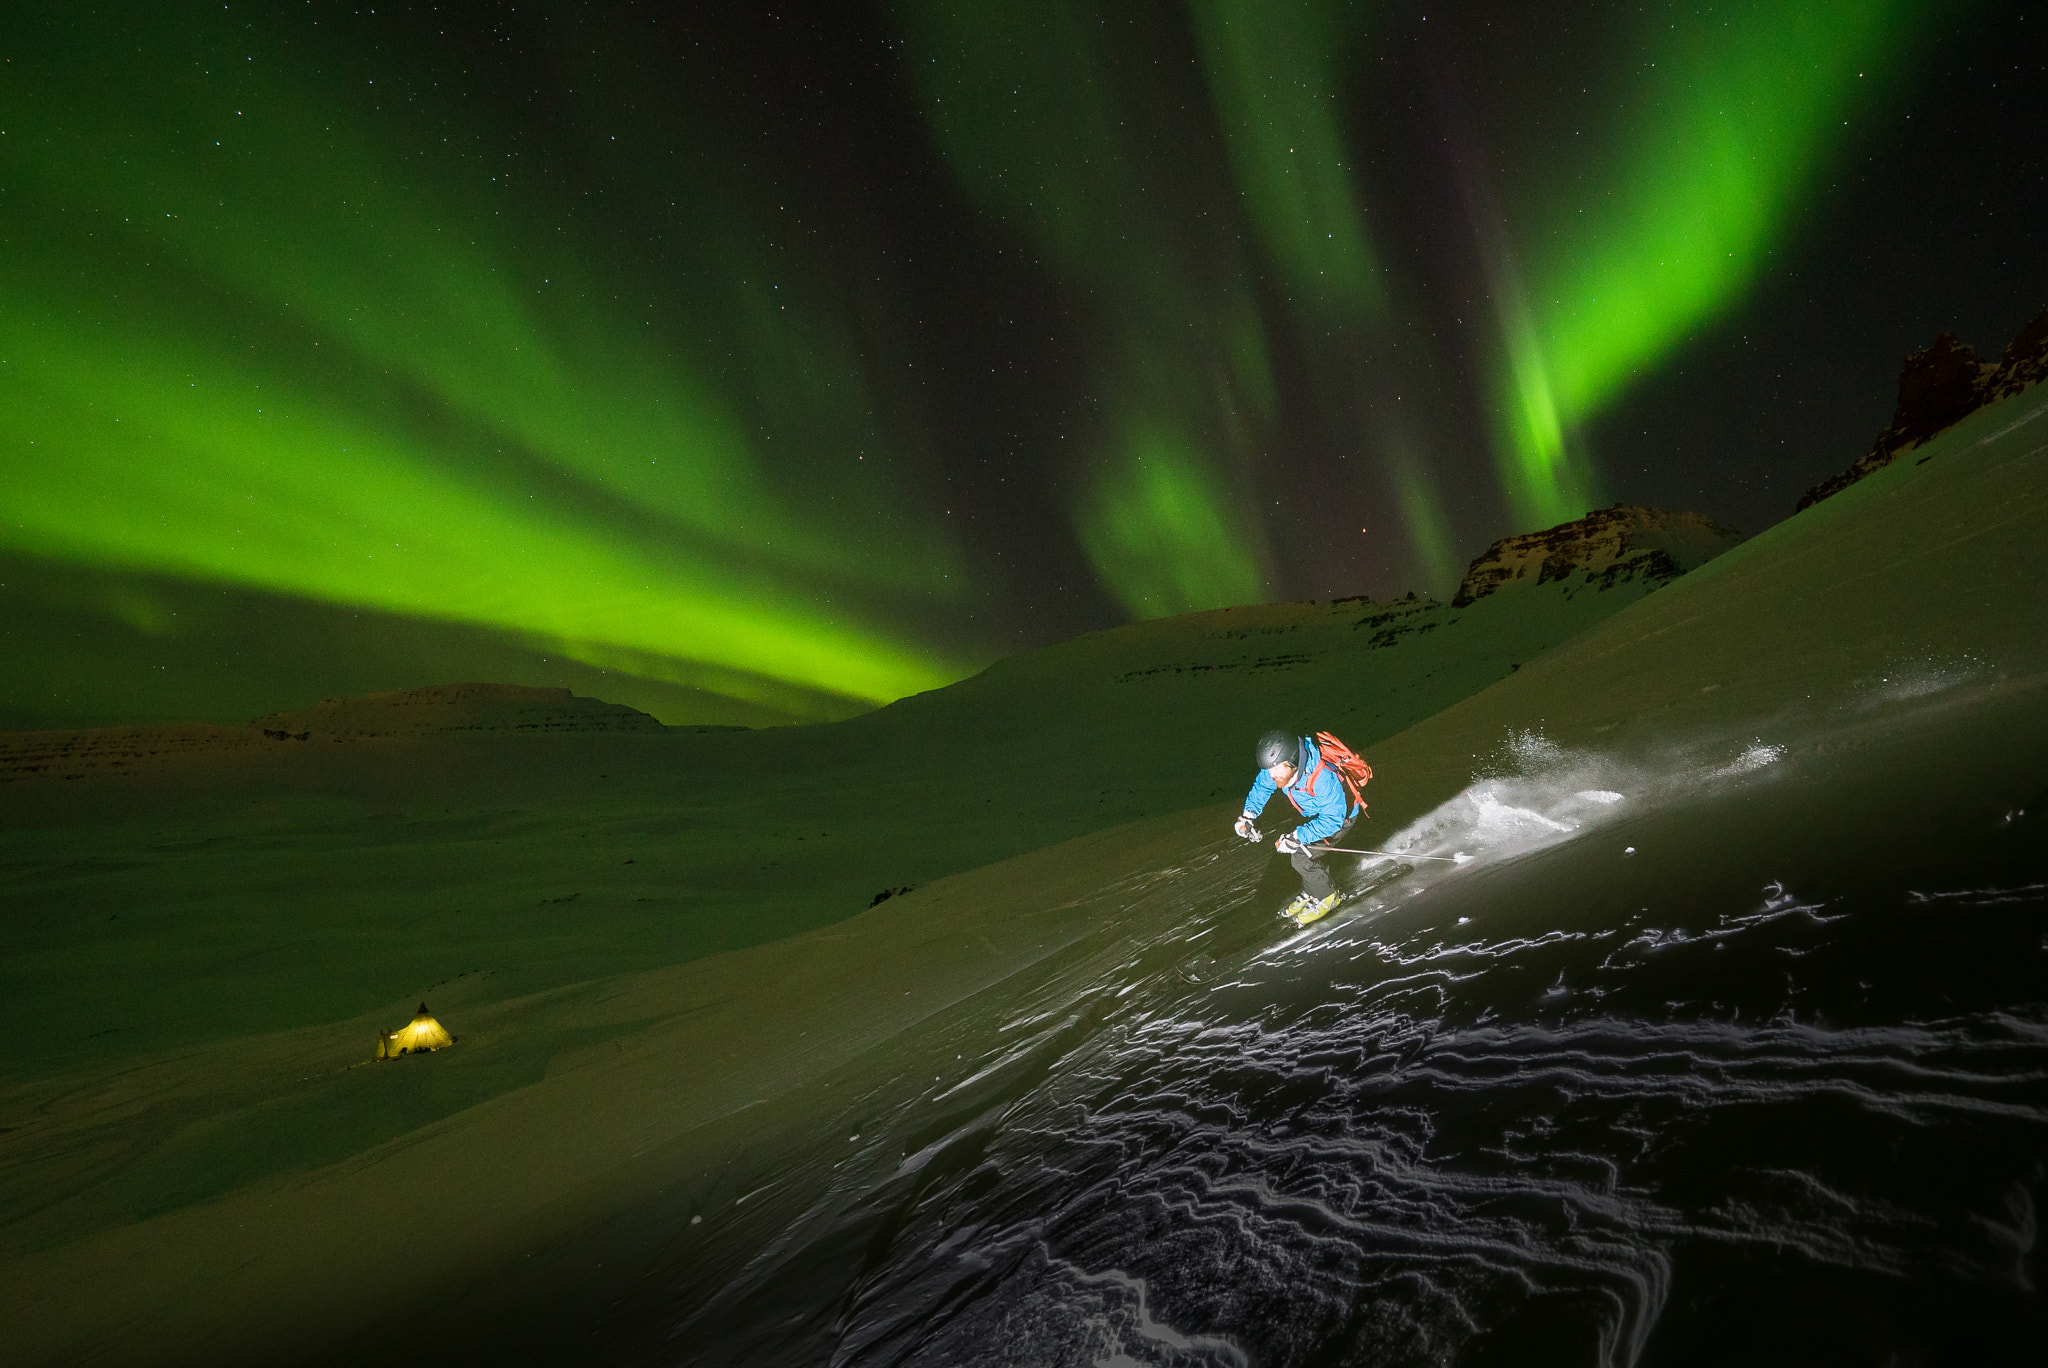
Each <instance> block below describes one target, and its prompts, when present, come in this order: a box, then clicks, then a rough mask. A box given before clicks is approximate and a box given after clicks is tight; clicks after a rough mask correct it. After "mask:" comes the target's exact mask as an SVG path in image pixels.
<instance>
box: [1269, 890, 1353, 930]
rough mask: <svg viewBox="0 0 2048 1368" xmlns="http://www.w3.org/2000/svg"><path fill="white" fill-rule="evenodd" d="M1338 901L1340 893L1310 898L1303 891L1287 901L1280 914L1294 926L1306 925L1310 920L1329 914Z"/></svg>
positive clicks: (1316, 919)
mask: <svg viewBox="0 0 2048 1368" xmlns="http://www.w3.org/2000/svg"><path fill="white" fill-rule="evenodd" d="M1339 901H1340V895H1339V894H1336V893H1332V894H1330V896H1329V897H1327V898H1311V897H1310V896H1309V895H1308V894H1306V893H1304V894H1302V895H1301V896H1300V897H1298V898H1296V899H1295V900H1294V901H1293V902H1291V903H1289V904H1288V905H1287V910H1286V912H1285V913H1283V914H1282V915H1283V916H1285V917H1287V918H1288V920H1290V921H1292V922H1293V923H1294V924H1295V925H1296V926H1307V925H1308V924H1309V923H1310V922H1316V921H1321V920H1322V919H1323V918H1324V917H1327V916H1329V915H1330V913H1331V912H1332V911H1333V910H1334V909H1335V908H1336V906H1337V903H1338V902H1339Z"/></svg>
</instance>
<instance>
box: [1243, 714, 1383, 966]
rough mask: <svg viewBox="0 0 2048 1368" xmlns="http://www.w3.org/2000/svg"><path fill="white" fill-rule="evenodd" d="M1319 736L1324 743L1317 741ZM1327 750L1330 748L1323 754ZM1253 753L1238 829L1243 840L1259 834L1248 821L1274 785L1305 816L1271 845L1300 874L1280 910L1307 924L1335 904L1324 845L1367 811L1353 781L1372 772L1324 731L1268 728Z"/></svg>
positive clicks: (1253, 818)
mask: <svg viewBox="0 0 2048 1368" xmlns="http://www.w3.org/2000/svg"><path fill="white" fill-rule="evenodd" d="M1318 741H1321V742H1322V744H1321V745H1318V744H1317V742H1318ZM1325 751H1328V752H1329V753H1328V755H1327V756H1326V755H1325ZM1256 758H1257V760H1258V765H1259V776H1258V778H1256V779H1254V780H1252V791H1251V792H1250V793H1249V794H1247V795H1246V796H1245V800H1244V815H1243V816H1241V817H1239V818H1238V819H1237V834H1238V835H1240V836H1242V837H1244V838H1245V839H1246V840H1247V841H1256V840H1258V839H1259V833H1258V832H1257V830H1255V829H1254V828H1253V826H1252V823H1253V822H1255V821H1257V820H1258V817H1259V814H1260V813H1262V812H1263V811H1265V807H1266V803H1267V802H1268V801H1269V800H1270V799H1271V798H1272V796H1273V790H1274V789H1278V790H1280V792H1282V793H1284V794H1286V795H1287V800H1288V801H1289V802H1291V803H1293V804H1294V807H1295V810H1296V811H1298V812H1299V813H1300V814H1301V815H1302V816H1303V817H1304V818H1306V819H1307V820H1306V821H1304V822H1302V824H1301V825H1300V826H1297V827H1296V828H1295V829H1294V830H1292V831H1290V832H1287V833H1285V834H1283V835H1282V836H1281V837H1280V838H1279V839H1278V840H1276V841H1274V842H1273V848H1274V849H1275V850H1278V851H1279V852H1280V853H1281V854H1283V855H1287V856H1289V857H1291V859H1292V860H1293V862H1294V872H1295V873H1297V874H1299V875H1300V876H1301V896H1300V897H1298V898H1296V899H1295V900H1294V901H1293V902H1291V903H1289V904H1288V905H1287V906H1286V908H1285V909H1283V910H1282V911H1281V913H1280V915H1281V916H1283V917H1289V918H1292V919H1293V920H1294V921H1295V923H1296V924H1298V925H1301V926H1307V925H1308V924H1309V923H1310V922H1312V921H1316V920H1319V919H1320V918H1323V917H1326V916H1328V915H1329V914H1330V911H1331V909H1333V908H1334V907H1336V906H1337V902H1338V896H1339V895H1338V893H1337V886H1336V883H1335V881H1333V880H1332V879H1331V878H1330V871H1329V870H1328V869H1326V868H1325V867H1324V865H1323V860H1324V857H1325V856H1326V855H1327V854H1328V852H1327V851H1326V850H1324V849H1322V847H1323V846H1324V845H1326V844H1329V843H1331V842H1335V841H1339V840H1342V839H1343V837H1344V833H1345V832H1347V831H1349V830H1350V829H1351V824H1352V823H1353V822H1355V821H1357V820H1358V817H1359V814H1360V813H1362V812H1364V811H1365V803H1364V802H1363V801H1362V800H1361V799H1360V797H1359V794H1358V791H1357V786H1358V785H1359V784H1362V783H1364V782H1365V780H1367V779H1369V778H1371V777H1372V771H1371V770H1370V769H1369V768H1367V767H1366V764H1365V762H1364V761H1362V760H1360V759H1359V758H1358V757H1357V756H1356V755H1354V754H1352V752H1351V750H1350V749H1349V748H1348V747H1346V746H1345V745H1344V743H1343V742H1341V741H1339V740H1337V738H1336V737H1334V736H1331V735H1330V734H1329V733H1328V732H1319V733H1317V735H1316V737H1315V738H1314V739H1311V738H1310V737H1306V736H1296V735H1295V734H1294V733H1293V732H1285V731H1269V732H1267V733H1266V734H1265V735H1264V736H1261V737H1260V738H1259V745H1258V750H1257V752H1256ZM1340 766H1341V768H1340Z"/></svg>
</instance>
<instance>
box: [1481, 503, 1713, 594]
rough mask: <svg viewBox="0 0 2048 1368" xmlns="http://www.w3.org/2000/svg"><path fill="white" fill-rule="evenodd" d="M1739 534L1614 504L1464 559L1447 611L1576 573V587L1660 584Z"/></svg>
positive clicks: (1708, 521) (1696, 517) (1687, 517)
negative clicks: (1516, 586) (1466, 561)
mask: <svg viewBox="0 0 2048 1368" xmlns="http://www.w3.org/2000/svg"><path fill="white" fill-rule="evenodd" d="M1742 539H1743V538H1742V534H1741V533H1740V532H1737V531H1735V530H1734V529H1733V528H1730V527H1723V526H1722V525H1721V524H1719V523H1717V522H1715V521H1714V520H1713V519H1712V518H1708V517H1705V516H1703V515H1701V514H1698V513H1670V512H1666V511H1665V510H1664V509H1661V508H1637V507H1634V506H1633V505H1630V504H1616V505H1614V507H1612V508H1602V509H1599V510H1596V511H1595V512H1592V513H1588V514H1587V515H1586V516H1585V517H1583V518H1579V519H1576V520H1574V521H1572V522H1568V523H1559V524H1558V525H1557V526H1556V527H1552V528H1546V529H1545V530H1544V531H1541V532H1524V533H1522V534H1521V535H1520V536H1515V537H1502V538H1501V539H1500V540H1499V541H1497V542H1495V543H1494V544H1493V545H1492V546H1489V547H1488V548H1487V549H1486V553H1485V554H1484V555H1482V556H1480V557H1479V559H1477V560H1475V561H1473V562H1472V566H1471V568H1470V569H1469V570H1467V571H1466V572H1465V578H1464V580H1463V582H1461V583H1460V584H1459V585H1458V593H1457V597H1455V598H1453V599H1452V600H1451V606H1452V607H1453V608H1463V607H1466V606H1467V605H1469V604H1472V603H1475V602H1477V601H1478V600H1480V599H1483V598H1485V597H1486V596H1487V595H1488V594H1492V593H1495V592H1498V591H1499V590H1501V589H1503V588H1506V587H1507V586H1509V585H1512V584H1515V583H1517V582H1527V583H1530V584H1550V583H1553V582H1555V581H1558V580H1566V579H1570V578H1572V577H1573V576H1575V575H1576V576H1583V577H1584V584H1583V587H1586V588H1592V589H1611V588H1613V587H1614V586H1615V585H1617V584H1621V583H1625V582H1627V581H1630V580H1637V579H1641V580H1645V581H1648V582H1650V583H1653V584H1663V583H1665V582H1667V581H1669V580H1674V579H1676V578H1678V577H1679V576H1680V575H1682V574H1684V573H1685V572H1686V571H1688V570H1691V569H1694V568H1696V567H1698V566H1700V565H1704V564H1705V563H1706V562H1708V561H1710V560H1712V559H1713V558H1714V557H1716V556H1718V555H1720V554H1721V553H1722V552H1723V551H1726V550H1727V549H1728V548H1729V547H1731V546H1733V545H1735V544H1736V543H1737V542H1739V541H1741V540H1742Z"/></svg>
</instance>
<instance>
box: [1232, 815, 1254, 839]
mask: <svg viewBox="0 0 2048 1368" xmlns="http://www.w3.org/2000/svg"><path fill="white" fill-rule="evenodd" d="M1236 829H1237V834H1238V835H1240V836H1242V837H1244V838H1245V839H1246V840H1247V841H1256V840H1258V839H1259V833H1258V832H1257V831H1256V830H1254V829H1253V828H1252V815H1251V814H1250V813H1249V812H1247V813H1246V814H1245V815H1244V816H1242V817H1240V818H1238V819H1237V828H1236Z"/></svg>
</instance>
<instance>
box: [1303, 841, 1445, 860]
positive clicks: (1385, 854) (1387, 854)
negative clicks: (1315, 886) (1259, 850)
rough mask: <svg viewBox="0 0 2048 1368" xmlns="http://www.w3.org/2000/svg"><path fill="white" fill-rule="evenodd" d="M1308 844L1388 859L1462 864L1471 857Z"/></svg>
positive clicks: (1325, 848) (1345, 852) (1341, 853)
mask: <svg viewBox="0 0 2048 1368" xmlns="http://www.w3.org/2000/svg"><path fill="white" fill-rule="evenodd" d="M1308 844H1310V845H1313V846H1315V847H1316V849H1317V850H1331V851H1335V852H1336V853H1337V854H1339V855H1378V856H1380V857H1381V858H1383V859H1388V860H1442V861H1443V862H1444V863H1445V864H1463V863H1465V861H1467V860H1469V859H1471V858H1472V857H1471V856H1470V855H1396V854H1395V853H1394V852H1393V851H1391V850H1353V849H1351V847H1349V846H1326V845H1316V843H1315V842H1314V841H1310V842H1308Z"/></svg>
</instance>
